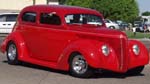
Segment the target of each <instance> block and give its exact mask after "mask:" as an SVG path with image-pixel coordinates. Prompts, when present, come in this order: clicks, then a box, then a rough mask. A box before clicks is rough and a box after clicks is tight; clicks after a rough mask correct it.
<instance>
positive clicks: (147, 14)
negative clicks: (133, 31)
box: [142, 11, 150, 16]
mask: <svg viewBox="0 0 150 84" xmlns="http://www.w3.org/2000/svg"><path fill="white" fill-rule="evenodd" d="M142 16H150V12H149V11H146V12H143V13H142Z"/></svg>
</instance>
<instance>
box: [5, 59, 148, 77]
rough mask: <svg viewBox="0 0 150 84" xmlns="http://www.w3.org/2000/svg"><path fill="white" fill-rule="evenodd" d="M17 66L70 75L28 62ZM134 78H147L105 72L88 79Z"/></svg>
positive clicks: (97, 73) (66, 72)
mask: <svg viewBox="0 0 150 84" xmlns="http://www.w3.org/2000/svg"><path fill="white" fill-rule="evenodd" d="M3 63H8V62H7V61H6V60H5V61H3ZM15 66H16V65H15ZM17 66H23V67H28V68H32V69H39V70H44V71H48V72H54V73H60V74H63V75H69V72H68V71H62V70H56V69H51V68H47V67H43V66H39V65H35V64H30V63H26V62H22V63H21V64H19V65H17ZM134 76H145V74H142V73H141V74H137V75H128V74H120V73H115V72H111V71H104V72H102V73H99V72H96V73H95V74H93V76H92V77H90V78H88V79H98V78H118V79H125V78H126V77H134Z"/></svg>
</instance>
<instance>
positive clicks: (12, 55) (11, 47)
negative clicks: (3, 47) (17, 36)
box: [7, 42, 19, 65]
mask: <svg viewBox="0 0 150 84" xmlns="http://www.w3.org/2000/svg"><path fill="white" fill-rule="evenodd" d="M7 60H8V64H11V65H17V64H19V61H18V51H17V47H16V45H15V43H13V42H10V43H9V44H8V46H7Z"/></svg>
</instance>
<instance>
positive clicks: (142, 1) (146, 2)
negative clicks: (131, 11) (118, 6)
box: [137, 0, 150, 13]
mask: <svg viewBox="0 0 150 84" xmlns="http://www.w3.org/2000/svg"><path fill="white" fill-rule="evenodd" d="M137 2H138V5H139V9H140V13H142V12H145V11H150V0H137Z"/></svg>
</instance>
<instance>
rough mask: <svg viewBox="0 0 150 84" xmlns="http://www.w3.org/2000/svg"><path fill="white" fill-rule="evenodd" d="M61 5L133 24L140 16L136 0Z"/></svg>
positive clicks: (74, 0) (66, 0) (71, 0)
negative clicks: (91, 11) (94, 12)
mask: <svg viewBox="0 0 150 84" xmlns="http://www.w3.org/2000/svg"><path fill="white" fill-rule="evenodd" d="M59 2H60V4H64V5H72V6H80V7H86V8H91V9H95V10H97V11H99V12H101V13H102V14H103V16H104V18H109V19H111V20H123V21H126V22H133V21H134V20H135V19H136V18H137V17H138V16H139V8H138V3H137V1H136V0H59Z"/></svg>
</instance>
